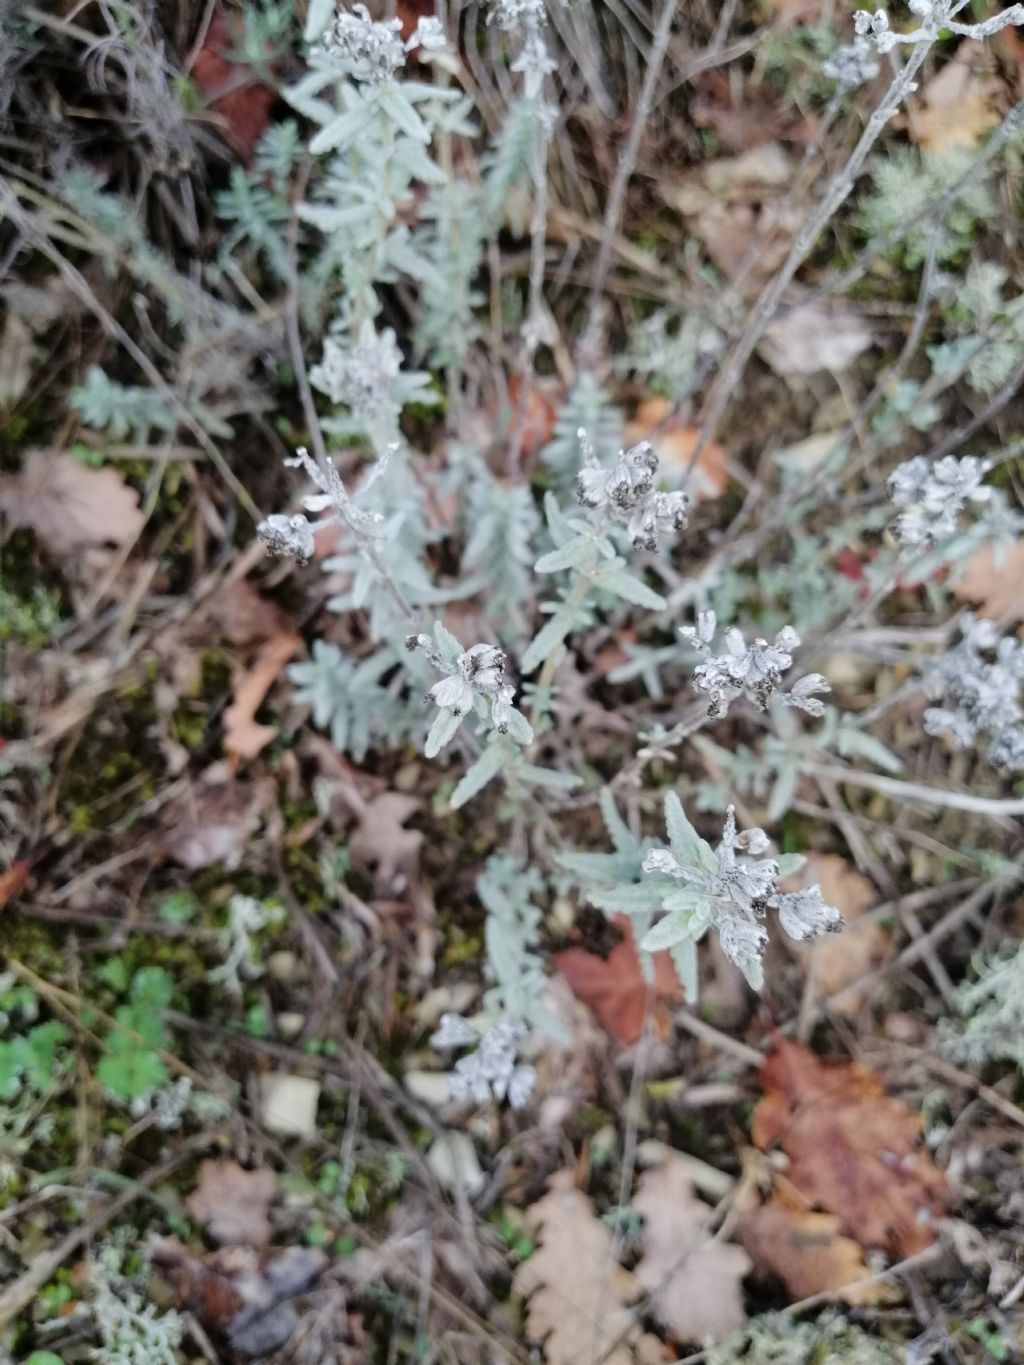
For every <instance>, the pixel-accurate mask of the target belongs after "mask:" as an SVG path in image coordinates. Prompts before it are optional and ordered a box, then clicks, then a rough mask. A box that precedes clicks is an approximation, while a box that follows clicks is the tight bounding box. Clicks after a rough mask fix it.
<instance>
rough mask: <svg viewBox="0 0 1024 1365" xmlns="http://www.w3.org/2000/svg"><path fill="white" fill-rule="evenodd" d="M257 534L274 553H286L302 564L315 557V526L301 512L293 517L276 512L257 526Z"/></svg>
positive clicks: (286, 555)
mask: <svg viewBox="0 0 1024 1365" xmlns="http://www.w3.org/2000/svg"><path fill="white" fill-rule="evenodd" d="M256 535H257V537H258V538H259V539H260V540H261V541H262V542H263V544H264V545H265V546H266V547H267V549H268V550H269V551H270V553H271V554H272V555H284V556H285V557H287V558H289V559H295V560H297V561H298V562H299V563H300V564H308V563H309V561H310V560H311V559H312V558H313V550H314V542H313V528H312V526H311V525H310V524H309V522H308V521H307V520H306V518H305V517H304V516H303V515H302V513H301V512H299V513H297V514H296V515H295V516H293V517H289V516H287V515H286V514H285V513H284V512H274V513H273V514H272V515H271V516H269V517H266V518H265V519H264V520H263V521H261V522H260V524H259V525H258V526H257V527H256Z"/></svg>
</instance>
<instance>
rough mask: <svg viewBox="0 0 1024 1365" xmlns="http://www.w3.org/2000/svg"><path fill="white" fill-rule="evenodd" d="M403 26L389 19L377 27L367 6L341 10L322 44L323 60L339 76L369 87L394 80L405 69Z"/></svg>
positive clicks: (320, 47) (321, 55) (320, 55)
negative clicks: (395, 75) (349, 10)
mask: <svg viewBox="0 0 1024 1365" xmlns="http://www.w3.org/2000/svg"><path fill="white" fill-rule="evenodd" d="M401 35H402V22H401V20H400V19H389V20H387V21H384V22H380V23H376V22H374V20H373V19H371V18H370V12H369V10H368V9H367V8H366V6H365V5H353V6H352V11H351V13H349V12H348V11H346V10H340V11H339V12H338V14H337V15H336V17H335V19H334V22H333V24H332V25H331V26H330V28H329V29H328V30H327V32H326V33H325V34H324V36H323V37H322V38H321V40H320V45H319V48H318V50H317V52H318V56H319V58H320V60H321V61H322V62H323V63H324V64H325V65H328V66H330V67H331V68H332V69H334V70H336V71H337V72H338V73H339V74H340V75H344V76H349V77H350V78H351V79H352V80H354V81H363V82H365V83H366V84H368V85H379V84H381V83H382V82H383V81H389V80H392V79H393V78H394V74H395V72H396V71H397V70H398V69H399V68H400V67H402V66H404V65H405V47H404V45H403V43H402V36H401Z"/></svg>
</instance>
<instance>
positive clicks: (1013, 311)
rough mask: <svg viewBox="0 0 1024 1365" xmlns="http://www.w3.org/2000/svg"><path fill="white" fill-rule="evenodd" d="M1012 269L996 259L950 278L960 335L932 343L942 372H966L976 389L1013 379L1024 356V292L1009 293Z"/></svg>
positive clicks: (950, 313) (988, 389)
mask: <svg viewBox="0 0 1024 1365" xmlns="http://www.w3.org/2000/svg"><path fill="white" fill-rule="evenodd" d="M1007 279H1008V274H1007V271H1006V270H1005V269H1004V268H1003V267H1002V266H1000V265H996V264H995V262H993V261H984V262H981V263H979V264H977V265H973V266H972V267H971V268H970V269H969V270H968V271H967V273H966V275H965V276H963V277H962V278H957V279H956V280H955V282H954V281H952V280H951V281H950V285H951V290H950V295H949V303H948V306H947V311H946V316H947V318H948V320H949V322H950V323H951V324H952V325H953V326H954V327H955V329H956V331H957V333H958V335H957V336H956V337H954V338H952V339H951V340H948V341H943V342H940V343H938V344H937V345H935V346H929V347H928V356H929V359H930V360H931V362H932V369H933V371H934V372H935V374H936V375H938V376H940V377H942V376H945V375H946V374H952V375H954V376H958V375H959V374H960V373H961V372H964V373H965V378H966V380H967V382H968V384H969V385H970V386H971V388H972V389H974V391H975V392H976V393H981V394H990V393H993V392H994V391H995V390H996V389H998V388H1001V387H1002V386H1003V385H1004V384H1005V383H1007V382H1008V380H1009V379H1010V377H1011V375H1012V374H1013V372H1014V370H1015V369H1016V368H1017V366H1018V365H1019V364H1020V362H1021V360H1022V359H1024V294H1018V295H1015V296H1013V297H1012V298H1005V297H1004V287H1005V285H1006V281H1007Z"/></svg>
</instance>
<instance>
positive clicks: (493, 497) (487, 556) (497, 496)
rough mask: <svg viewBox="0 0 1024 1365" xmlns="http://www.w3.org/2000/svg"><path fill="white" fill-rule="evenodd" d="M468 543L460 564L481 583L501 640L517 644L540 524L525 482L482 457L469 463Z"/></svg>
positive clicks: (530, 587)
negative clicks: (499, 474)
mask: <svg viewBox="0 0 1024 1365" xmlns="http://www.w3.org/2000/svg"><path fill="white" fill-rule="evenodd" d="M463 477H464V478H465V479H466V480H467V483H466V484H465V485H464V487H465V498H466V544H465V548H464V549H463V551H462V564H461V568H462V571H463V573H464V574H465V575H468V576H469V577H470V578H471V579H473V580H474V581H476V582H477V583H479V585H480V591H481V592H482V594H483V604H484V608H485V610H486V612H487V615H488V617H489V619H490V620H491V622H492V623H493V625H494V628H495V630H496V632H497V634H498V638H499V639H500V640H501V641H502V643H503V644H507V645H518V644H519V643H521V642H522V639H523V636H524V634H525V632H526V626H527V622H526V607H527V605H528V603H529V601H530V598H531V596H532V592H533V585H532V577H533V576H532V572H531V570H532V567H533V561H534V559H535V558H536V549H535V543H536V537H537V532H538V530H539V528H540V516H539V515H538V512H537V507H536V504H535V502H534V500H533V494H532V492H531V491H530V488H529V487H528V486H527V485H526V484H522V483H518V484H508V483H504V482H502V480H500V479H498V478H496V477H495V475H494V474H493V473H492V472H491V470H490V468H489V467H488V465H487V464H486V462H485V461H484V460H483V458H482V457H479V456H478V457H477V458H476V459H475V460H474V461H473V463H472V464H470V465H469V466H468V468H467V467H466V464H465V463H464V464H463Z"/></svg>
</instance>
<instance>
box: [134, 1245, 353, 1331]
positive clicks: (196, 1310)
mask: <svg viewBox="0 0 1024 1365" xmlns="http://www.w3.org/2000/svg"><path fill="white" fill-rule="evenodd" d="M149 1251H150V1259H151V1260H152V1263H153V1265H154V1267H155V1268H156V1269H157V1270H158V1271H159V1273H160V1275H161V1276H162V1277H163V1278H164V1279H165V1280H166V1281H167V1283H168V1285H169V1287H170V1288H171V1290H172V1291H173V1294H174V1298H175V1306H176V1307H177V1308H179V1309H182V1310H183V1311H186V1312H188V1313H192V1314H193V1315H194V1316H195V1317H196V1318H197V1319H198V1321H199V1322H200V1323H201V1325H202V1326H203V1327H205V1328H206V1329H207V1331H213V1332H218V1333H223V1334H224V1336H225V1337H226V1338H227V1343H228V1346H229V1347H230V1348H231V1349H232V1350H233V1351H236V1352H238V1353H239V1354H240V1355H242V1356H244V1357H252V1356H266V1355H270V1354H271V1353H272V1352H274V1351H278V1350H280V1349H281V1348H282V1347H283V1346H285V1345H286V1344H287V1342H288V1340H289V1338H290V1337H291V1335H292V1333H293V1332H294V1331H295V1329H296V1327H297V1326H298V1324H299V1315H298V1313H297V1312H296V1309H295V1304H294V1302H293V1301H294V1299H295V1298H296V1296H297V1295H299V1294H303V1293H305V1292H306V1291H308V1290H309V1289H310V1288H311V1286H312V1285H313V1283H314V1281H315V1280H316V1278H317V1276H318V1275H320V1274H321V1273H322V1271H323V1270H324V1268H325V1266H326V1264H327V1257H326V1256H325V1255H324V1253H323V1252H322V1251H320V1250H319V1249H317V1248H315V1247H288V1248H287V1249H286V1250H284V1251H281V1252H277V1253H276V1254H274V1255H272V1256H270V1257H269V1259H267V1260H263V1259H262V1258H261V1257H260V1255H259V1254H258V1253H257V1252H256V1251H255V1250H254V1249H253V1248H252V1247H243V1246H236V1247H223V1248H222V1249H221V1250H219V1251H214V1252H211V1253H210V1254H209V1255H208V1256H203V1257H202V1258H200V1257H197V1256H193V1255H192V1254H191V1252H190V1251H189V1250H188V1248H187V1247H186V1246H184V1245H183V1243H181V1242H180V1241H179V1240H178V1239H177V1238H176V1237H156V1238H154V1239H153V1240H152V1241H151V1243H150V1248H149Z"/></svg>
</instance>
